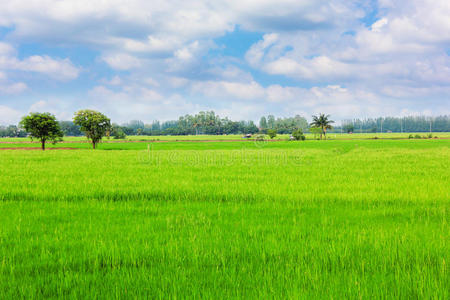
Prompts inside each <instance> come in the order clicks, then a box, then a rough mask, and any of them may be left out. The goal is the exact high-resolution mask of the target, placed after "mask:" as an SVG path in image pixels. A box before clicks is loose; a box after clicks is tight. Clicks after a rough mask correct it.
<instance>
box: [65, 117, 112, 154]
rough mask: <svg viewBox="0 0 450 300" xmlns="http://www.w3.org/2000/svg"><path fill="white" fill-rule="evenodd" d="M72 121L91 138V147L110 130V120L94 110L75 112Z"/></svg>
mask: <svg viewBox="0 0 450 300" xmlns="http://www.w3.org/2000/svg"><path fill="white" fill-rule="evenodd" d="M73 122H74V124H76V125H78V126H80V130H81V131H82V132H84V134H85V135H86V137H87V138H88V139H89V140H91V142H92V148H93V149H95V146H96V144H97V143H98V142H100V141H101V140H102V138H103V137H104V136H105V135H107V134H109V133H110V132H111V120H110V119H109V118H108V117H106V116H105V115H104V114H102V113H100V112H98V111H95V110H89V109H85V110H80V111H78V112H76V113H75V116H74V118H73Z"/></svg>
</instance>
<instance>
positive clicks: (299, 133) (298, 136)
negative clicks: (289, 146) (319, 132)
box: [292, 128, 306, 141]
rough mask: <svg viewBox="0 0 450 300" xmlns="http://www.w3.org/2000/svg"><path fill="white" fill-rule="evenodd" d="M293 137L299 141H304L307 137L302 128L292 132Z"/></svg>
mask: <svg viewBox="0 0 450 300" xmlns="http://www.w3.org/2000/svg"><path fill="white" fill-rule="evenodd" d="M292 137H293V138H294V139H295V140H297V141H304V140H305V139H306V137H305V135H304V134H303V130H301V129H300V128H299V129H297V130H295V131H294V132H292Z"/></svg>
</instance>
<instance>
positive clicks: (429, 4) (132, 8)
mask: <svg viewBox="0 0 450 300" xmlns="http://www.w3.org/2000/svg"><path fill="white" fill-rule="evenodd" d="M449 15H450V4H449V3H448V1H446V0H435V1H429V0H410V1H400V0H380V1H375V0H367V1H348V0H331V1H321V0H277V1H274V0H240V1H237V0H228V1H220V0H217V1H213V2H211V1H203V0H192V1H179V0H177V1H173V0H168V1H163V0H154V1H144V0H128V1H123V0H110V1H97V2H95V3H94V2H92V1H90V0H67V1H56V0H39V1H38V0H28V1H23V0H10V1H2V3H0V124H9V123H16V122H18V121H19V120H20V118H21V117H22V116H23V115H25V114H27V113H28V112H31V111H49V112H51V113H54V114H55V115H56V116H57V117H58V118H59V119H65V120H68V119H71V117H72V115H73V113H74V112H75V111H76V110H78V109H83V108H91V109H96V110H99V111H102V112H104V113H106V114H107V115H108V116H110V117H111V118H112V120H113V121H115V122H118V123H122V122H126V121H128V120H132V119H140V120H143V121H145V122H151V121H152V120H155V119H159V120H169V119H175V118H177V117H178V116H180V115H184V114H187V113H190V114H192V113H196V112H198V111H200V110H214V111H216V112H217V113H219V114H220V115H223V116H229V117H231V118H232V119H253V120H258V119H259V117H260V116H261V115H267V114H274V115H276V116H293V115H295V114H300V115H303V116H305V117H307V118H309V117H310V116H311V114H316V113H319V112H323V113H327V114H331V115H332V116H333V118H334V119H335V120H342V119H347V118H352V117H374V116H387V115H390V116H401V115H420V114H422V115H439V114H450V55H449V54H450V18H449V17H448V16H449Z"/></svg>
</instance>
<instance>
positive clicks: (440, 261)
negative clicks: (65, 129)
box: [0, 135, 450, 299]
mask: <svg viewBox="0 0 450 300" xmlns="http://www.w3.org/2000/svg"><path fill="white" fill-rule="evenodd" d="M330 136H331V135H330ZM345 136H352V137H354V136H356V135H345ZM139 138H141V137H139ZM158 138H163V137H158ZM164 138H166V137H164ZM170 138H172V137H170ZM177 138H180V137H177ZM149 139H151V138H149ZM168 140H170V139H168ZM209 140H210V139H209ZM73 141H74V143H67V144H64V145H63V147H74V148H78V149H77V150H73V151H66V150H62V151H46V152H42V151H23V150H3V151H1V152H0V166H1V170H2V172H1V173H0V259H1V262H0V298H52V297H78V298H80V297H83V298H95V297H100V298H117V297H131V298H133V297H155V298H156V297H157V298H167V297H177V298H185V297H189V298H192V297H196V298H198V297H206V298H236V297H239V298H296V299H297V298H305V299H306V298H312V297H315V298H327V299H328V298H334V299H340V298H403V299H411V298H413V299H426V298H432V299H433V298H434V299H448V298H449V297H450V292H449V286H450V277H449V273H448V264H449V261H450V246H449V242H448V241H449V240H450V227H449V221H450V218H449V213H450V189H449V182H450V151H449V150H450V149H449V146H450V140H447V139H421V140H407V139H405V140H383V139H378V140H373V139H354V140H327V141H315V140H307V141H305V142H287V141H280V142H262V143H255V142H253V141H242V142H234V141H230V142H226V143H222V142H213V141H211V142H201V143H200V142H197V143H196V142H192V143H189V142H185V143H179V142H175V141H173V140H171V141H169V142H164V143H150V144H149V143H145V142H144V143H103V144H101V145H100V147H99V149H98V150H96V151H89V150H87V149H88V148H89V147H90V145H89V144H86V143H81V142H77V141H81V140H77V139H74V140H73ZM28 145H33V144H30V143H27V144H23V145H22V146H28ZM149 145H150V146H149ZM22 146H21V147H22ZM0 147H3V144H1V145H0ZM9 147H11V146H9ZM56 147H61V145H57V146H56ZM102 150H117V151H102Z"/></svg>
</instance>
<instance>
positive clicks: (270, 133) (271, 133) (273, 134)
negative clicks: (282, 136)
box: [267, 129, 277, 139]
mask: <svg viewBox="0 0 450 300" xmlns="http://www.w3.org/2000/svg"><path fill="white" fill-rule="evenodd" d="M267 135H268V136H269V137H270V138H271V139H273V138H275V137H276V136H277V130H276V129H269V130H267Z"/></svg>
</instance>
